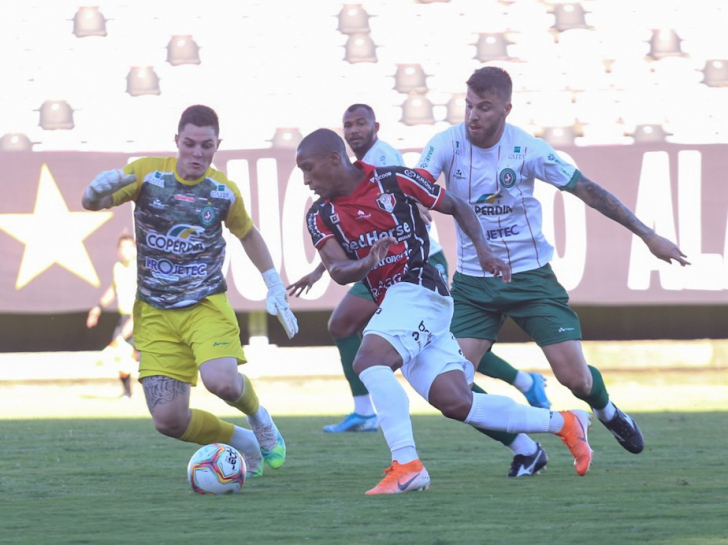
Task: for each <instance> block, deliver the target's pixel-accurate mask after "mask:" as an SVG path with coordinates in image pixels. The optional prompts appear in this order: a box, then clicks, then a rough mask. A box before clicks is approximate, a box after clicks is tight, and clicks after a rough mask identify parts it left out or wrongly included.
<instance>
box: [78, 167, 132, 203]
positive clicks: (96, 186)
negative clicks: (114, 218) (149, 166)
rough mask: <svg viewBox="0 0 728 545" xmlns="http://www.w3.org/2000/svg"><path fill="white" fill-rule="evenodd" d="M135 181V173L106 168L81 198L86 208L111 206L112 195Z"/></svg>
mask: <svg viewBox="0 0 728 545" xmlns="http://www.w3.org/2000/svg"><path fill="white" fill-rule="evenodd" d="M134 182H136V175H135V174H124V171H123V170H121V169H115V170H105V171H104V172H101V173H100V174H99V175H98V176H96V178H94V179H93V180H92V181H91V183H90V184H89V185H88V187H87V188H86V191H84V193H83V197H82V198H81V204H82V205H83V207H84V208H85V209H86V210H101V209H102V208H111V206H112V205H113V203H114V201H113V197H112V195H113V194H114V193H116V192H117V191H119V190H120V189H122V188H124V187H126V186H128V185H129V184H133V183H134Z"/></svg>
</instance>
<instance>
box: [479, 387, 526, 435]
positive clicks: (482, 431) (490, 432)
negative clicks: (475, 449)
mask: <svg viewBox="0 0 728 545" xmlns="http://www.w3.org/2000/svg"><path fill="white" fill-rule="evenodd" d="M470 389H471V390H472V391H473V392H476V393H478V394H487V393H488V392H486V391H485V390H483V389H482V388H481V387H480V386H478V385H477V384H475V383H474V382H473V383H472V384H471V385H470ZM473 429H476V430H478V431H479V432H480V433H482V434H485V435H487V436H488V437H490V438H491V439H495V440H496V441H498V442H500V443H503V444H504V445H505V446H508V445H510V444H511V443H513V441H515V439H516V434H515V433H508V432H507V431H496V430H481V429H480V428H475V427H474V428H473Z"/></svg>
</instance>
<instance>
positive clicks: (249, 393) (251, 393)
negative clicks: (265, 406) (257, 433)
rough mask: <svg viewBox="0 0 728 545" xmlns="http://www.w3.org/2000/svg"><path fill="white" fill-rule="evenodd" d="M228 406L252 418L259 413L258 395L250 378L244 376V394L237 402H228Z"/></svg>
mask: <svg viewBox="0 0 728 545" xmlns="http://www.w3.org/2000/svg"><path fill="white" fill-rule="evenodd" d="M227 404H228V405H230V406H231V407H235V408H236V409H238V410H239V411H242V412H243V413H244V414H247V415H248V416H252V415H254V414H255V413H257V412H258V409H259V408H260V401H258V395H257V394H256V393H255V390H254V389H253V383H252V382H250V379H249V378H248V377H246V376H245V375H243V392H242V393H241V394H240V397H239V398H237V399H236V400H235V401H228V402H227Z"/></svg>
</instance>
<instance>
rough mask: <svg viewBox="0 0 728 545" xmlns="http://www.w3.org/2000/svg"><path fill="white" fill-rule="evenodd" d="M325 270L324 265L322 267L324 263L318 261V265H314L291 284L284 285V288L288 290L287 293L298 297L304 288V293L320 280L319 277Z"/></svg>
mask: <svg viewBox="0 0 728 545" xmlns="http://www.w3.org/2000/svg"><path fill="white" fill-rule="evenodd" d="M325 270H326V267H324V264H323V263H319V264H318V267H316V268H315V269H314V270H312V271H311V272H310V273H308V274H307V275H305V276H302V277H301V278H299V279H298V280H296V281H295V282H294V283H293V284H291V285H289V286H286V289H287V290H288V295H295V296H296V297H298V296H300V295H301V294H302V293H304V290H306V291H305V293H308V292H309V291H310V290H311V288H312V287H313V285H314V284H315V283H316V282H318V281H319V280H321V277H322V276H323V274H324V271H325Z"/></svg>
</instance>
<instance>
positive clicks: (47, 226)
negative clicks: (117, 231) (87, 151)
mask: <svg viewBox="0 0 728 545" xmlns="http://www.w3.org/2000/svg"><path fill="white" fill-rule="evenodd" d="M113 215H114V213H113V212H70V211H69V210H68V206H66V201H65V200H63V195H61V192H60V190H59V189H58V185H56V181H55V180H54V179H53V175H52V174H51V171H50V170H49V169H48V166H47V165H45V164H44V165H43V166H42V167H41V170H40V180H39V182H38V196H37V197H36V200H35V210H34V211H33V213H32V214H0V229H2V230H3V231H5V232H6V233H8V234H9V235H10V236H11V237H13V238H14V239H16V240H18V241H20V242H22V243H23V244H25V251H24V252H23V259H22V261H21V262H20V271H19V272H18V279H17V280H16V281H15V289H16V290H19V289H21V288H22V287H24V286H26V285H27V284H28V283H29V282H30V281H31V280H33V279H34V278H35V277H36V276H38V275H40V274H41V273H43V272H44V271H46V270H47V269H48V268H50V267H51V265H53V264H54V263H58V264H59V265H61V266H62V267H64V268H66V269H67V270H69V271H70V272H72V273H73V274H75V275H77V276H79V277H81V278H82V279H83V280H85V281H86V282H88V283H89V284H91V285H92V286H95V287H98V286H99V285H100V281H99V277H98V275H97V274H96V269H95V268H94V265H93V263H92V262H91V258H90V257H89V255H88V252H87V251H86V246H85V245H84V243H83V241H84V239H85V238H86V237H87V236H89V235H90V234H91V233H93V232H94V231H95V230H96V229H98V228H99V227H100V226H101V225H103V224H104V223H105V222H107V221H108V220H109V219H111V217H112V216H113Z"/></svg>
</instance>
